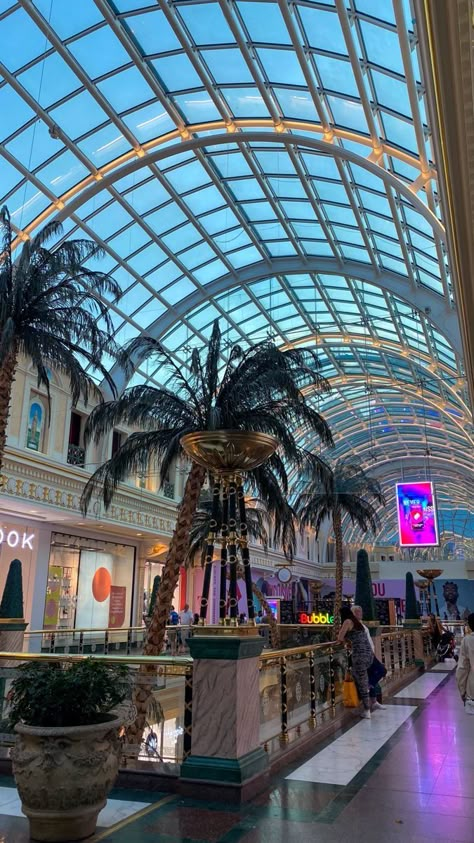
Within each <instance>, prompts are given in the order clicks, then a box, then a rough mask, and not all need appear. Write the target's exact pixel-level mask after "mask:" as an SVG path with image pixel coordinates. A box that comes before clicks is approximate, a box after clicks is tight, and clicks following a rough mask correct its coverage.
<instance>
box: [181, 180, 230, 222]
mask: <svg viewBox="0 0 474 843" xmlns="http://www.w3.org/2000/svg"><path fill="white" fill-rule="evenodd" d="M185 202H186V205H187V206H188V208H189V209H190V211H191V213H193V214H195V215H196V216H199V215H200V214H203V213H205V212H206V211H211V210H212V209H213V208H220V207H222V206H223V205H225V199H224V197H223V196H222V194H221V192H220V191H219V190H218V189H217V187H215V186H214V185H209V186H208V187H203V188H201V189H200V190H197V191H195V192H194V193H188V194H187V195H186V197H185Z"/></svg>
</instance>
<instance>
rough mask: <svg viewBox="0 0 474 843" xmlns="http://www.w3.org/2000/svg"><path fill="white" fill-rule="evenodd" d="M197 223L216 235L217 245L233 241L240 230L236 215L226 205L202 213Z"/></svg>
mask: <svg viewBox="0 0 474 843" xmlns="http://www.w3.org/2000/svg"><path fill="white" fill-rule="evenodd" d="M188 198H190V197H188ZM199 223H200V225H201V226H202V227H203V228H204V229H205V230H206V231H207V233H208V234H212V235H218V236H217V243H218V245H219V246H222V245H223V244H225V243H227V242H230V241H231V240H232V241H233V239H234V237H235V236H236V235H239V234H240V233H241V232H242V229H241V227H240V224H239V221H238V219H237V217H236V216H235V214H234V213H233V211H231V210H230V208H228V207H227V206H226V207H225V208H223V209H222V210H219V211H213V212H212V213H209V214H208V213H206V214H203V215H202V216H200V217H199ZM228 238H229V239H228Z"/></svg>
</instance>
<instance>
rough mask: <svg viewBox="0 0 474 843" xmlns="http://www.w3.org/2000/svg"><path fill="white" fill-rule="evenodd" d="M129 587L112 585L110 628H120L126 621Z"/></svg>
mask: <svg viewBox="0 0 474 843" xmlns="http://www.w3.org/2000/svg"><path fill="white" fill-rule="evenodd" d="M126 605H127V589H126V587H125V586H124V585H112V586H110V601H109V624H108V626H109V629H119V628H120V627H122V626H123V624H124V621H125V607H126Z"/></svg>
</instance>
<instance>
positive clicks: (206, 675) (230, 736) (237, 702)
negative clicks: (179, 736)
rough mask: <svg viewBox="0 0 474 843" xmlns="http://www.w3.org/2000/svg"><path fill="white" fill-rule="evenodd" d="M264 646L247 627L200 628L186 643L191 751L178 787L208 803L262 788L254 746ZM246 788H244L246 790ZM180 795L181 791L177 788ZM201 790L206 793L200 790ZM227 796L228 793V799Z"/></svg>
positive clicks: (263, 765)
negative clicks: (208, 797)
mask: <svg viewBox="0 0 474 843" xmlns="http://www.w3.org/2000/svg"><path fill="white" fill-rule="evenodd" d="M263 644H264V640H263V638H262V637H261V636H260V635H259V634H258V630H257V629H256V628H255V627H251V626H248V627H247V626H240V627H222V626H206V627H202V629H201V630H200V631H199V633H197V634H196V635H194V636H193V637H192V638H191V639H190V640H189V647H190V650H191V656H192V657H193V659H194V664H193V702H192V749H191V755H190V756H189V757H188V758H187V759H186V760H185V761H184V762H183V764H182V765H181V776H180V778H181V785H182V786H183V785H184V786H185V785H186V783H187V784H189V785H191V783H192V788H191V790H189V788H186V787H184V789H185V790H186V791H187V792H194V793H195V792H196V785H197V784H198V783H199V793H200V795H201V793H202V791H203V786H205V785H207V786H208V788H209V789H210V793H212V796H213V797H214V798H216V797H218V792H217V791H218V790H220V791H221V792H222V791H223V793H222V797H223V798H229V796H231V795H232V794H233V795H234V796H236V797H237V798H238V799H245V798H247V796H246V793H247V792H248V793H250V790H251V792H252V795H255V788H257V789H260V787H259V786H260V785H261V786H265V784H266V771H267V768H268V756H267V754H266V753H265V751H264V750H263V749H262V747H261V746H260V691H259V656H260V654H261V652H262V649H263ZM249 786H250V787H249ZM181 789H182V788H181ZM206 789H207V788H206ZM231 791H232V793H231Z"/></svg>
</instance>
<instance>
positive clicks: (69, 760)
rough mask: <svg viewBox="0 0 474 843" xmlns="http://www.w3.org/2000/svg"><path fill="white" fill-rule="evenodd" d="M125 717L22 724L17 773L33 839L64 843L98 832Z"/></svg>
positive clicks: (15, 754) (14, 755)
mask: <svg viewBox="0 0 474 843" xmlns="http://www.w3.org/2000/svg"><path fill="white" fill-rule="evenodd" d="M121 725H122V720H121V719H120V718H117V717H111V718H110V719H109V720H107V721H106V722H104V723H99V724H95V725H91V726H69V727H64V728H46V727H44V728H43V727H39V726H25V725H23V724H18V725H17V726H16V727H15V729H16V732H17V740H16V744H15V746H14V747H13V749H12V751H11V757H12V761H13V774H14V776H15V781H16V786H17V788H18V793H19V794H20V798H21V802H22V810H23V813H24V814H26V816H27V817H28V819H29V822H30V835H31V837H32V838H33V840H41V841H44V842H45V841H47V843H62V842H63V841H68V840H71V841H72V840H82V839H83V838H85V837H90V835H92V834H93V833H94V831H95V828H96V824H97V816H98V814H99V811H101V810H102V808H103V807H104V805H105V803H106V801H107V795H108V793H109V791H110V789H111V788H112V786H113V784H114V781H115V779H116V777H117V773H118V769H119V761H120V753H121V742H120V739H119V728H120V726H121Z"/></svg>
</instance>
